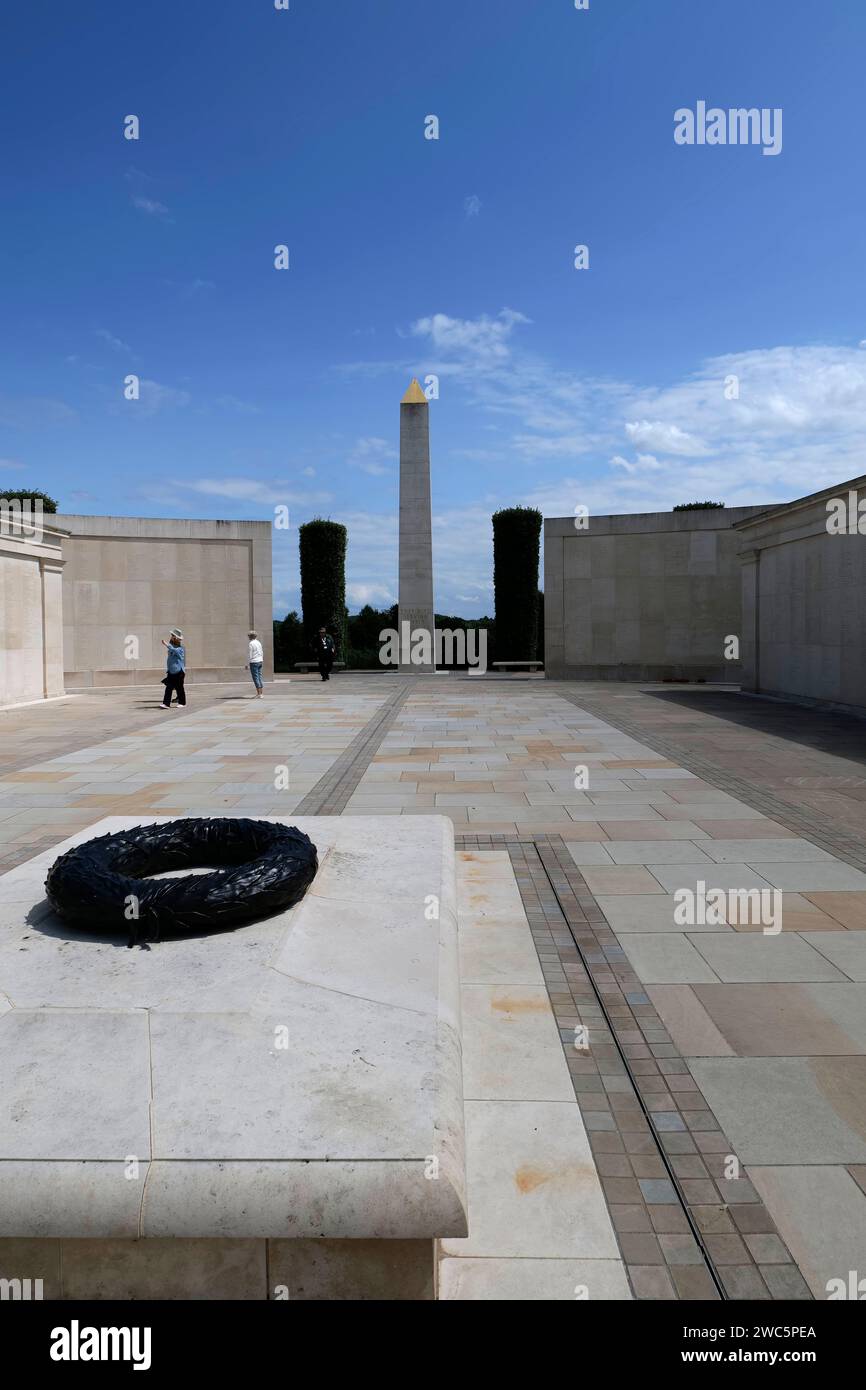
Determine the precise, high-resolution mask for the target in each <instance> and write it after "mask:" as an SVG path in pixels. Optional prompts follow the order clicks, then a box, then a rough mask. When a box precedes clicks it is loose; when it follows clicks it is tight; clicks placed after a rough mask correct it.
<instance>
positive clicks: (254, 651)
mask: <svg viewBox="0 0 866 1390" xmlns="http://www.w3.org/2000/svg"><path fill="white" fill-rule="evenodd" d="M247 637H248V638H249V639H250V654H249V659H248V661H247V665H248V666H249V668H250V675H251V676H252V678H253V685H254V686H255V687H256V696H257V697H258V699H261V698H262V695H263V693H264V692H263V690H262V662H263V661H264V659H265V654H264V651H263V650H262V644H261V642H260V641H259V634H258V633H257V632H248V633H247Z"/></svg>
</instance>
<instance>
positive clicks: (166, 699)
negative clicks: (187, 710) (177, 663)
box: [162, 671, 186, 705]
mask: <svg viewBox="0 0 866 1390" xmlns="http://www.w3.org/2000/svg"><path fill="white" fill-rule="evenodd" d="M183 677H184V673H183V671H175V673H174V675H173V676H166V678H165V695H164V696H163V701H162V703H163V704H164V705H170V704H171V692H172V691H173V690H176V691H177V703H178V704H179V705H185V704H186V691H185V690H184V688H183Z"/></svg>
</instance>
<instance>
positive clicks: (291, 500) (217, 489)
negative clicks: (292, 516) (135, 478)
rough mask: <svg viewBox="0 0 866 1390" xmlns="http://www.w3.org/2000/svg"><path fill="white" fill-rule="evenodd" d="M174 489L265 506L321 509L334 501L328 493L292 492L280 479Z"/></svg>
mask: <svg viewBox="0 0 866 1390" xmlns="http://www.w3.org/2000/svg"><path fill="white" fill-rule="evenodd" d="M175 486H176V487H178V488H182V489H184V490H185V491H188V492H197V493H201V494H202V495H203V496H205V497H227V498H231V499H232V500H233V501H238V502H253V503H257V504H264V505H266V506H291V507H309V506H323V505H325V504H326V503H328V502H331V501H333V496H332V494H331V493H330V492H295V491H293V489H292V487H291V484H290V483H287V482H281V481H280V480H279V479H274V480H271V481H264V480H261V479H258V478H195V479H193V480H191V481H190V482H177V483H176V484H175Z"/></svg>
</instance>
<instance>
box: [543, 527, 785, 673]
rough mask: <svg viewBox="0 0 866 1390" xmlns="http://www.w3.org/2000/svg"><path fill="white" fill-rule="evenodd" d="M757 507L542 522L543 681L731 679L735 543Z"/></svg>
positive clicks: (737, 620)
mask: <svg viewBox="0 0 866 1390" xmlns="http://www.w3.org/2000/svg"><path fill="white" fill-rule="evenodd" d="M765 510H766V508H764V507H726V508H724V509H718V508H709V509H707V510H706V511H688V512H648V513H642V514H635V515H628V516H591V517H589V518H588V521H587V524H586V529H585V530H578V529H576V527H575V518H574V517H557V518H549V519H547V520H545V523H544V590H545V600H544V642H545V672H546V674H547V676H548V677H549V678H553V679H577V680H604V679H610V680H677V679H689V680H711V681H738V680H739V678H740V664H739V663H738V662H736V661H728V660H726V659H725V656H724V648H725V639H726V638H727V637H728V636H731V635H739V634H740V632H741V578H740V566H739V562H738V558H737V556H738V551H739V546H740V540H739V536H738V534H737V533H736V532H735V531H733V530H732V529H731V528H732V525H733V524H734V523H735V522H738V521H741V520H742V519H743V518H745V517H748V516H751V515H754V514H755V513H757V512H760V511H765Z"/></svg>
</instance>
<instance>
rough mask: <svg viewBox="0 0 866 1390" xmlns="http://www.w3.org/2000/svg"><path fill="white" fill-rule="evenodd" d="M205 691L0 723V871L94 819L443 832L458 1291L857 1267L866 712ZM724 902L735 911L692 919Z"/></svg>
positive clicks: (293, 688) (509, 683)
mask: <svg viewBox="0 0 866 1390" xmlns="http://www.w3.org/2000/svg"><path fill="white" fill-rule="evenodd" d="M160 693H161V692H160ZM189 694H190V703H189V705H188V706H187V708H186V709H185V710H178V711H171V712H170V713H162V712H161V711H159V710H157V709H156V708H155V701H156V698H157V695H156V691H153V692H150V691H148V690H145V689H142V688H138V689H135V690H124V691H99V692H93V693H88V694H86V695H80V696H72V697H69V698H67V699H65V700H62V701H57V702H52V703H48V704H45V705H42V706H32V707H26V708H19V709H17V710H9V711H4V712H0V728H2V730H3V734H4V737H3V739H2V750H3V754H2V756H3V763H2V769H0V869H2V871H4V872H5V871H7V870H9V869H13V868H15V867H16V866H17V865H21V864H23V863H25V862H26V861H27V860H29V859H32V858H33V857H34V856H36V855H40V854H46V852H48V851H50V850H52V849H53V847H54V846H55V845H56V844H58V843H59V842H61V841H63V840H65V839H67V838H68V837H69V836H72V835H74V834H76V833H78V832H80V831H83V830H85V829H86V828H87V827H89V826H90V825H92V824H94V823H95V822H97V821H100V820H102V819H103V818H104V817H108V816H123V817H126V818H130V817H132V818H134V817H137V816H182V815H214V814H229V815H240V816H258V815H262V816H265V815H271V816H285V815H292V814H297V815H298V816H303V817H309V816H317V815H318V816H324V815H328V816H333V815H343V814H345V815H351V816H362V817H363V816H380V817H381V816H383V815H386V816H390V815H395V816H410V815H422V816H431V815H444V816H447V817H449V818H450V819H451V821H452V822H453V825H454V833H455V836H456V844H457V848H458V892H459V945H460V962H461V972H460V973H461V988H462V1014H463V1090H464V1100H465V1117H466V1143H467V1175H468V1185H469V1236H468V1237H467V1238H465V1239H449V1240H445V1241H443V1242H442V1243H441V1246H440V1249H439V1270H438V1296H439V1297H440V1298H446V1299H476V1298H515V1299H529V1298H556V1299H574V1298H576V1297H577V1298H580V1297H589V1298H595V1299H598V1298H606V1299H616V1298H630V1297H634V1298H640V1299H677V1298H679V1299H685V1300H691V1299H707V1298H710V1299H715V1298H720V1297H726V1298H730V1299H744V1298H758V1299H766V1300H770V1299H791V1298H794V1299H809V1298H818V1299H822V1298H826V1297H827V1285H828V1282H829V1281H831V1280H834V1279H842V1280H846V1281H847V1279H848V1276H849V1271H852V1270H853V1271H860V1276H862V1275H863V1274H866V872H864V869H866V833H864V826H863V820H864V818H863V802H864V799H866V725H864V724H861V723H860V722H859V721H857V720H855V719H853V718H847V717H845V716H837V715H833V714H829V713H826V712H825V713H820V712H817V711H811V710H804V709H801V708H797V707H793V706H790V705H783V704H781V703H772V702H768V701H762V700H756V699H752V698H750V697H746V696H741V695H739V694H737V693H735V692H733V691H725V690H721V689H712V688H709V687H707V688H705V689H702V690H699V689H691V688H689V689H686V688H676V687H670V686H665V687H638V686H620V685H615V686H614V685H607V684H598V683H597V684H593V683H586V684H583V683H573V682H568V683H566V682H562V683H558V682H553V681H545V680H543V679H525V678H515V679H509V678H500V679H476V678H471V677H466V678H461V677H456V676H449V677H403V676H401V675H396V674H395V675H381V676H366V677H365V676H352V675H343V676H341V677H339V678H335V679H334V680H332V681H331V682H330V683H329V684H328V685H322V684H321V683H320V682H319V681H318V680H317V679H297V680H292V681H288V680H283V681H277V682H275V683H272V684H270V685H269V686H268V688H267V698H266V699H265V700H263V701H261V702H258V701H255V700H253V699H251V698H249V695H248V691H247V688H246V687H245V686H240V685H238V686H208V687H203V686H193V687H191V688H190V691H189ZM713 890H720V891H719V894H718V895H717V899H719V900H722V903H723V905H722V907H721V909H720V912H721V917H720V918H718V919H716V920H714V919H713V917H712V915H711V914H704V916H703V917H702V915H701V912H700V911H698V912H697V914H696V913H695V912H692V913H691V914H687V916H686V918H685V920H684V919H683V917H682V914H681V913H678V904H680V903H681V902H682V900H683V895H684V894H686V896H687V897H688V895H689V894H690V895H691V896H690V897H689V901H691V902H695V903H697V902H699V900H700V898H701V894H702V893H703V894H704V895H707V894H710V893H712V892H713ZM740 890H754V893H755V896H754V899H753V901H754V902H755V903H758V902H761V903H769V902H772V904H773V911H774V913H775V914H776V916H775V917H774V922H773V925H772V927H771V929H770V930H767V923H766V922H765V921H764V920H763V918H762V919H761V920H756V919H755V918H754V917H752V918H750V919H748V920H744V918H743V914H742V911H741V909H738V907H737V902H736V894H737V893H738V892H739V891H740ZM722 895H724V897H723V898H722ZM761 895H764V896H763V897H762V896H761ZM779 908H780V909H781V916H780V917H779V916H778V909H779ZM704 918H706V920H705V919H704ZM13 1007H14V1005H13ZM9 1011H10V1002H9V1001H8V1000H4V999H3V998H2V997H0V1014H2V1013H3V1012H6V1013H7V1014H8V1012H9ZM0 1026H2V1025H0ZM234 1296H237V1295H234ZM387 1296H391V1295H390V1294H389V1295H387Z"/></svg>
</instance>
